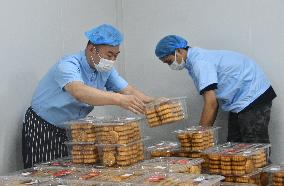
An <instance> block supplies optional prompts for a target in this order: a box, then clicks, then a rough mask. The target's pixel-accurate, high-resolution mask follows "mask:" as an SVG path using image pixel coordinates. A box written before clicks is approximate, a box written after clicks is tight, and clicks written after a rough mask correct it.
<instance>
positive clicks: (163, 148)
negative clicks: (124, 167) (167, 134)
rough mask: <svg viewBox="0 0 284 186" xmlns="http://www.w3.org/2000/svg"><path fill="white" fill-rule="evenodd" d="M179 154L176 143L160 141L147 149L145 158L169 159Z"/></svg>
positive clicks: (178, 147) (178, 146)
mask: <svg viewBox="0 0 284 186" xmlns="http://www.w3.org/2000/svg"><path fill="white" fill-rule="evenodd" d="M179 152H180V145H179V144H178V143H177V142H171V141H161V142H160V143H157V144H154V145H152V146H149V147H147V157H150V158H155V157H171V156H176V155H177V154H178V153H179Z"/></svg>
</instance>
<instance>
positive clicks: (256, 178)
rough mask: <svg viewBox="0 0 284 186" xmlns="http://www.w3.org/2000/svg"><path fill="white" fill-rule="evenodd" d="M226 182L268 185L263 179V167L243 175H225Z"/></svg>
mask: <svg viewBox="0 0 284 186" xmlns="http://www.w3.org/2000/svg"><path fill="white" fill-rule="evenodd" d="M225 182H227V183H238V184H241V183H242V184H255V185H259V186H261V185H266V184H263V183H264V182H265V181H264V180H263V179H261V169H259V170H257V171H255V172H252V173H250V174H246V175H243V176H225Z"/></svg>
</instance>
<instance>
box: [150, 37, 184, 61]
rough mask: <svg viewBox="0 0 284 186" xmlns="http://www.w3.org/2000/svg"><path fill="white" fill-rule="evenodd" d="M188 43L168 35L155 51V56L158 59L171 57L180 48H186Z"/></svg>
mask: <svg viewBox="0 0 284 186" xmlns="http://www.w3.org/2000/svg"><path fill="white" fill-rule="evenodd" d="M186 47H187V41H186V40H185V39H184V38H182V37H180V36H177V35H168V36H166V37H164V38H162V39H161V40H160V41H159V42H158V44H157V46H156V49H155V54H156V56H157V57H158V58H162V57H165V56H167V55H170V54H171V53H173V52H174V51H175V50H176V49H178V48H186Z"/></svg>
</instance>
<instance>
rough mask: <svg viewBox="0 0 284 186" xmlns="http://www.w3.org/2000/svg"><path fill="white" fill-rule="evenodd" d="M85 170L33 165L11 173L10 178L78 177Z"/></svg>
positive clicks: (46, 178)
mask: <svg viewBox="0 0 284 186" xmlns="http://www.w3.org/2000/svg"><path fill="white" fill-rule="evenodd" d="M82 172H83V170H81V169H76V168H68V167H64V168H62V167H41V168H39V167H33V168H29V169H24V170H20V171H17V172H14V173H11V174H9V175H8V176H7V177H9V178H23V179H31V180H40V181H46V180H50V179H57V178H60V179H76V178H77V176H78V175H80V174H81V173H82Z"/></svg>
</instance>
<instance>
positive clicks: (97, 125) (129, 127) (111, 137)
mask: <svg viewBox="0 0 284 186" xmlns="http://www.w3.org/2000/svg"><path fill="white" fill-rule="evenodd" d="M141 122H142V119H141V118H117V117H116V118H114V117H101V118H96V117H90V118H85V119H82V120H77V121H71V122H68V123H67V124H66V126H67V134H68V137H69V139H70V141H69V142H66V145H67V146H68V149H69V155H70V156H71V160H72V163H74V164H84V165H94V164H96V165H103V166H107V167H113V166H119V167H120V166H129V165H133V164H135V163H137V162H139V161H141V160H143V159H144V141H145V140H147V139H148V137H144V138H142V136H141V130H140V123H141Z"/></svg>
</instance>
